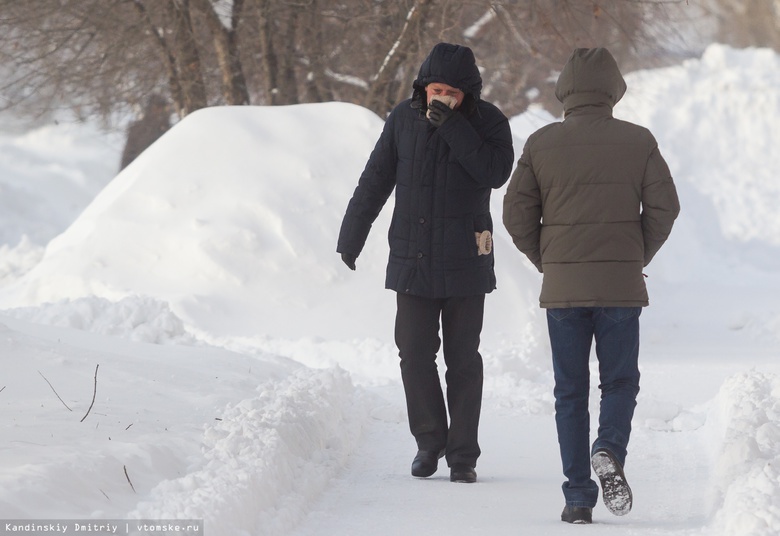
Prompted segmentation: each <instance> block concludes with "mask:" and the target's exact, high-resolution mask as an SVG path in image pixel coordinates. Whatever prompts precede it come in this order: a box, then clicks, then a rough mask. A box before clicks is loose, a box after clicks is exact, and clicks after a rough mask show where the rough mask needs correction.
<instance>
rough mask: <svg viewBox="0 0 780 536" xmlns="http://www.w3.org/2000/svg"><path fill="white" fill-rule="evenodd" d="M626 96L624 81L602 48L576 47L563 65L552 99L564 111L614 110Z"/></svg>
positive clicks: (615, 63)
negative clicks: (603, 106) (597, 107)
mask: <svg viewBox="0 0 780 536" xmlns="http://www.w3.org/2000/svg"><path fill="white" fill-rule="evenodd" d="M625 93H626V81H625V80H624V79H623V75H621V74H620V69H619V68H618V65H617V62H616V61H615V58H614V57H612V54H610V52H609V50H607V49H606V48H578V49H576V50H575V51H574V52H573V53H572V55H571V56H569V60H568V61H567V62H566V65H564V67H563V70H562V71H561V75H560V76H559V77H558V82H557V83H556V84H555V96H556V97H557V98H558V100H559V101H561V102H562V103H563V109H564V112H568V111H569V110H570V109H571V108H573V107H575V106H581V105H598V104H608V105H609V106H610V108H611V107H614V106H615V104H617V103H618V101H620V99H621V98H623V95H624V94H625Z"/></svg>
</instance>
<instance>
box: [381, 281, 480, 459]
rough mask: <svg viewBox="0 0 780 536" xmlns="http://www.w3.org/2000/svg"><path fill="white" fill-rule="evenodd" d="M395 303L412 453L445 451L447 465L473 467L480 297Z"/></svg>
mask: <svg viewBox="0 0 780 536" xmlns="http://www.w3.org/2000/svg"><path fill="white" fill-rule="evenodd" d="M397 302H398V310H397V314H396V320H395V342H396V345H397V346H398V354H399V356H400V357H401V379H402V380H403V384H404V392H405V393H406V408H407V413H408V416H409V429H410V430H411V432H412V435H413V436H414V438H415V439H416V441H417V448H418V449H420V450H429V451H440V450H442V449H446V453H447V454H446V456H447V463H448V465H450V466H452V465H454V464H466V465H469V466H471V467H476V464H477V458H478V457H479V455H480V452H481V451H480V449H479V443H478V440H477V429H478V428H479V414H480V410H481V407H482V378H483V376H482V356H481V355H480V354H479V337H480V333H481V332H482V317H483V313H484V309H485V295H484V294H480V295H478V296H468V297H463V298H445V299H430V298H422V297H419V296H410V295H407V294H400V293H399V294H398V298H397ZM440 319H441V339H440V338H439V327H440V325H439V320H440ZM442 341H443V343H444V345H443V350H444V363H445V365H446V366H447V371H446V374H445V380H446V384H447V404H446V406H445V403H444V395H443V393H442V388H441V382H440V380H439V372H438V368H437V365H436V354H437V353H438V351H439V347H440V345H441V343H442ZM448 408H449V426H448V425H447V409H448Z"/></svg>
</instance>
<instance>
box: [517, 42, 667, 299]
mask: <svg viewBox="0 0 780 536" xmlns="http://www.w3.org/2000/svg"><path fill="white" fill-rule="evenodd" d="M625 91H626V83H625V81H624V80H623V77H622V75H621V74H620V70H619V69H618V66H617V63H616V62H615V60H614V58H613V57H612V55H611V54H610V53H609V51H607V50H606V49H603V48H595V49H577V50H575V51H574V53H573V54H572V55H571V57H570V58H569V60H568V62H567V63H566V65H565V66H564V68H563V71H562V72H561V74H560V77H559V78H558V83H557V85H556V90H555V94H556V97H557V98H558V100H560V101H561V102H562V103H563V106H564V120H563V121H562V122H558V123H553V124H550V125H547V126H545V127H543V128H541V129H539V130H538V131H536V132H535V133H534V134H532V135H531V136H530V137H529V138H528V141H527V143H526V144H525V147H524V149H523V154H522V156H521V158H520V160H519V162H518V165H517V168H516V170H515V172H514V173H513V175H512V178H511V181H510V183H509V186H508V188H507V192H506V195H505V197H504V212H503V221H504V225H505V227H506V228H507V230H508V231H509V234H510V235H511V236H512V240H513V241H514V243H515V245H516V246H517V248H518V249H519V250H520V251H522V252H523V253H524V254H525V255H526V256H528V258H529V259H530V260H531V262H533V263H534V265H535V266H536V267H537V268H538V269H539V271H540V272H542V273H543V274H544V277H543V283H542V291H541V296H540V299H539V301H540V305H541V306H542V307H545V308H558V307H641V306H646V305H648V296H647V288H646V286H645V281H644V276H643V273H642V270H643V267H645V266H647V264H648V263H649V262H650V261H651V259H652V258H653V256H654V255H655V254H656V253H657V252H658V250H659V249H660V248H661V246H662V245H663V244H664V242H665V241H666V239H667V237H668V236H669V233H670V232H671V230H672V225H673V223H674V220H675V219H676V217H677V214H678V213H679V210H680V205H679V200H678V198H677V191H676V189H675V186H674V182H673V181H672V177H671V174H670V172H669V167H668V166H667V164H666V162H665V161H664V159H663V157H662V156H661V153H660V152H659V150H658V144H657V143H656V140H655V138H654V137H653V135H652V134H651V133H650V131H649V130H647V129H646V128H644V127H641V126H638V125H635V124H632V123H629V122H626V121H621V120H618V119H615V118H613V117H612V108H613V107H614V106H615V104H616V103H617V102H618V101H619V100H620V99H621V98H622V97H623V94H624V93H625Z"/></svg>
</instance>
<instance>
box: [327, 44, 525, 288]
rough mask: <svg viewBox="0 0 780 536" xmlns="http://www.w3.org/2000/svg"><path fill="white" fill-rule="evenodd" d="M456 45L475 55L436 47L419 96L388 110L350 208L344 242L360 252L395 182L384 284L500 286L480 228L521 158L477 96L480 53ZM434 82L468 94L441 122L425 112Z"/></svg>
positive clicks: (488, 223) (504, 126)
mask: <svg viewBox="0 0 780 536" xmlns="http://www.w3.org/2000/svg"><path fill="white" fill-rule="evenodd" d="M449 46H450V47H453V46H454V45H449ZM455 47H456V50H455V52H456V56H455V59H456V60H457V59H458V58H457V53H461V52H463V50H464V49H465V50H466V51H467V52H468V54H469V55H470V60H471V61H468V59H467V61H451V59H452V56H451V55H450V56H449V57H448V56H446V55H442V54H441V52H442V50H441V49H439V50H438V52H437V48H439V46H437V47H435V48H434V50H433V51H432V53H431V55H430V56H429V57H428V58H427V59H426V60H425V62H424V63H423V65H422V67H421V70H420V75H419V76H418V78H417V80H416V81H415V83H414V86H413V87H414V90H415V91H414V96H413V97H412V98H411V99H408V100H406V101H404V102H402V103H401V104H399V105H398V106H396V108H395V109H394V110H393V111H392V112H391V113H390V115H389V116H388V118H387V121H386V123H385V126H384V129H383V131H382V135H381V136H380V138H379V141H378V142H377V144H376V147H375V148H374V150H373V152H372V153H371V156H370V158H369V160H368V163H367V165H366V168H365V170H364V171H363V174H362V175H361V177H360V180H359V182H358V186H357V188H356V189H355V192H354V195H353V197H352V199H351V200H350V202H349V205H348V207H347V212H346V215H345V216H344V220H343V222H342V226H341V232H340V234H339V239H338V247H337V251H338V252H339V253H349V254H352V255H354V256H356V257H357V256H358V255H359V254H360V252H361V250H362V249H363V246H364V244H365V241H366V238H367V236H368V233H369V230H370V229H371V225H372V224H373V222H374V220H375V219H376V218H377V216H378V215H379V212H380V211H381V209H382V207H383V206H384V204H385V202H386V201H387V199H388V197H389V196H390V194H391V193H392V192H393V189H395V209H394V212H393V218H392V222H391V225H390V230H389V233H388V240H389V244H390V258H389V261H388V265H387V277H386V280H385V287H386V288H388V289H391V290H395V291H397V292H403V293H407V294H413V295H417V296H423V297H428V298H447V297H454V296H471V295H477V294H485V293H488V292H491V291H492V290H493V289H494V288H495V286H496V277H495V273H494V269H493V267H494V257H493V253H491V254H489V255H478V251H477V245H476V238H475V232H480V231H484V230H489V231H490V232H491V233H492V231H493V221H492V219H491V215H490V194H491V190H492V189H493V188H499V187H501V186H503V185H504V183H505V182H506V181H507V180H508V178H509V174H510V173H511V171H512V165H513V160H514V153H513V150H512V136H511V131H510V129H509V122H508V121H507V118H506V117H505V116H504V114H502V113H501V111H499V110H498V108H496V107H495V106H493V105H492V104H490V103H487V102H484V101H481V100H479V93H480V89H481V85H482V81H481V78H480V77H479V71H478V70H477V69H476V65H475V64H474V63H473V55H471V51H470V50H468V49H467V48H466V47H457V46H455ZM445 52H446V51H445ZM450 52H451V50H450ZM460 59H461V60H462V58H460ZM430 82H444V83H447V84H449V85H451V86H453V87H457V88H458V89H461V90H462V91H464V93H466V99H465V100H464V103H463V105H462V106H461V107H460V108H459V109H458V111H457V112H456V113H455V114H454V115H453V117H451V118H450V119H449V120H447V121H446V122H445V123H444V124H443V125H442V126H441V127H440V128H438V129H437V128H436V127H434V126H433V125H432V124H431V123H430V122H429V121H428V120H427V119H426V118H425V111H426V99H425V93H424V88H425V86H426V85H427V84H428V83H430Z"/></svg>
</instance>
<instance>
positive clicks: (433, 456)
mask: <svg viewBox="0 0 780 536" xmlns="http://www.w3.org/2000/svg"><path fill="white" fill-rule="evenodd" d="M442 456H444V451H443V450H442V451H439V452H437V451H435V450H434V451H431V450H418V451H417V456H415V457H414V461H413V462H412V476H418V477H421V478H426V477H429V476H431V475H432V474H433V473H435V472H436V469H438V468H439V458H441V457H442Z"/></svg>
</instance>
